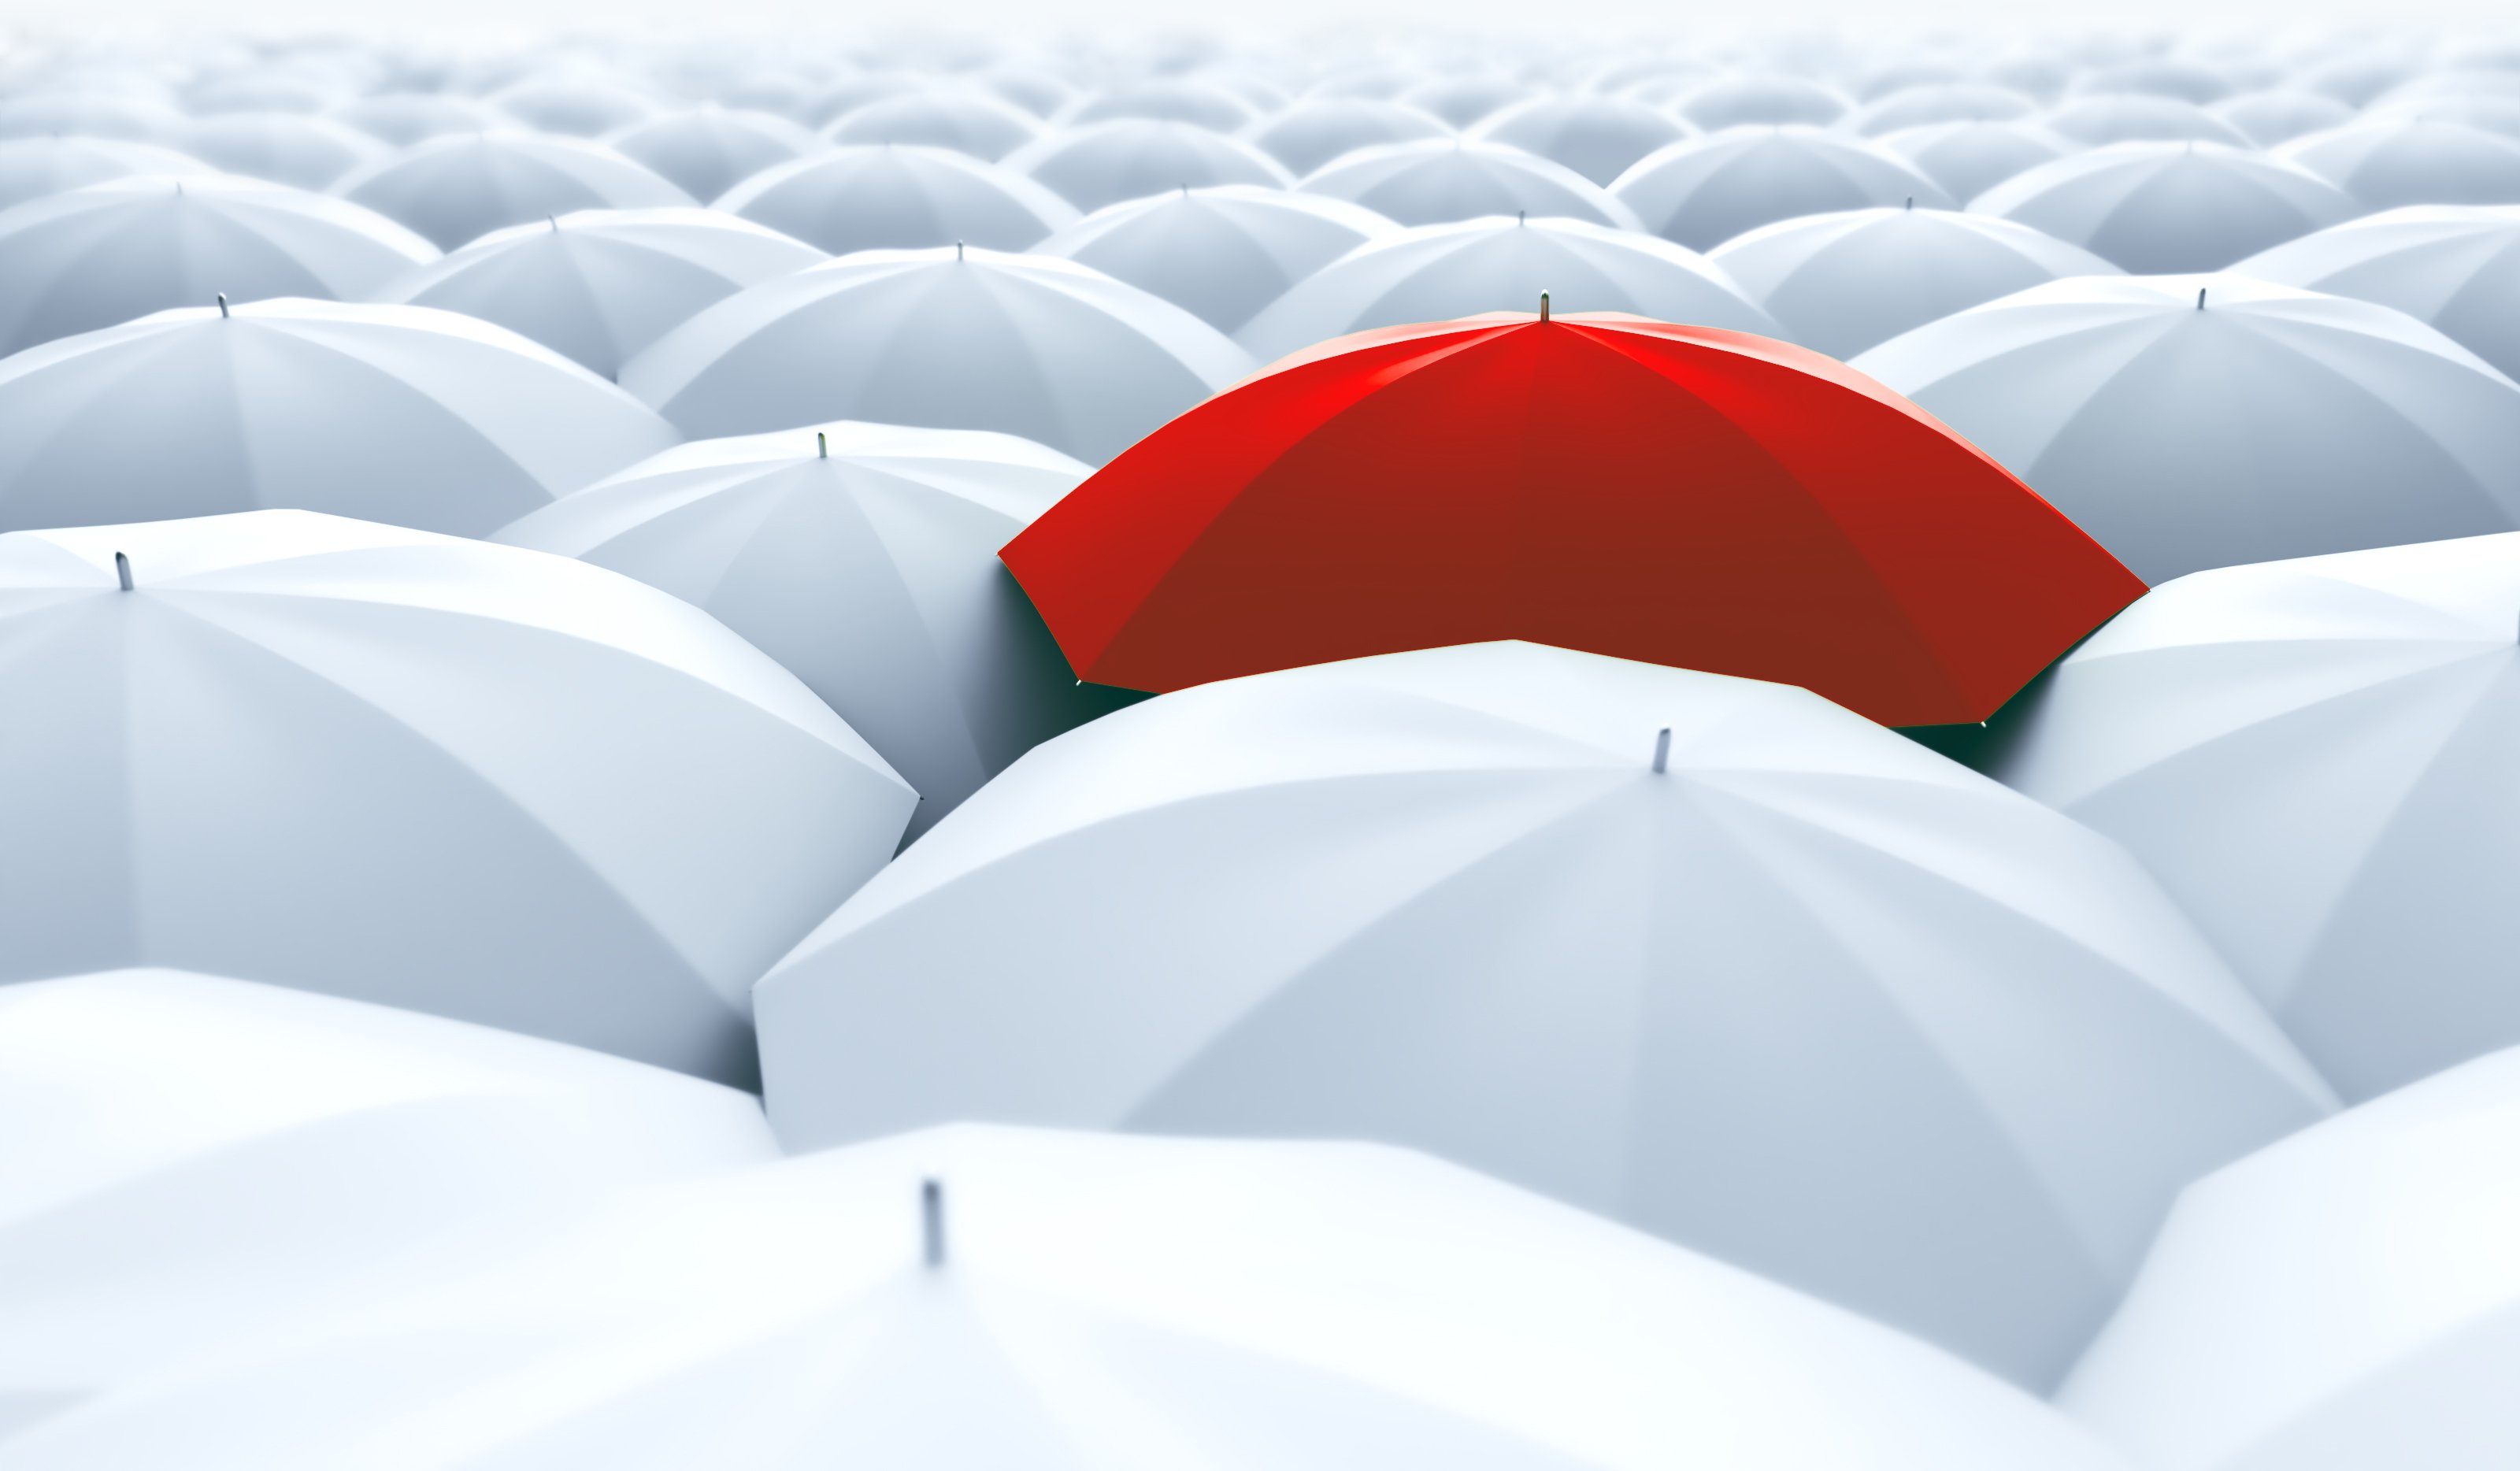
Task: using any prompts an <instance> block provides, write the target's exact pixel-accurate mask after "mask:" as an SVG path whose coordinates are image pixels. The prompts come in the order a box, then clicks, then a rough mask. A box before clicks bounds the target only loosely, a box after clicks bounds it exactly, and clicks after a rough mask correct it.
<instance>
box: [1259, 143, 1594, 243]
mask: <svg viewBox="0 0 2520 1471" xmlns="http://www.w3.org/2000/svg"><path fill="white" fill-rule="evenodd" d="M1303 187H1304V190H1305V192H1306V193H1309V194H1322V195H1328V196H1330V197H1331V198H1333V199H1341V200H1347V201H1352V202H1355V203H1359V204H1363V205H1364V206H1365V207H1366V208H1368V209H1371V210H1373V211H1374V212H1375V213H1377V214H1380V215H1383V216H1385V217H1387V218H1389V219H1392V220H1396V221H1398V222H1399V223H1401V224H1403V225H1437V224H1448V223H1450V222H1452V221H1454V220H1470V219H1479V218H1482V217H1484V216H1487V215H1493V214H1512V213H1515V212H1517V211H1519V212H1524V213H1529V214H1544V215H1559V216H1564V217H1566V218H1569V219H1579V220H1583V221H1585V222H1587V223H1589V224H1595V225H1608V226H1612V227H1615V228H1618V229H1624V230H1634V229H1637V228H1638V221H1637V217H1636V215H1635V214H1634V213H1632V212H1631V211H1630V210H1629V208H1628V206H1627V205H1625V204H1622V203H1620V202H1619V201H1617V200H1615V199H1612V198H1611V197H1610V196H1609V194H1608V193H1607V192H1606V191H1604V190H1603V189H1602V188H1601V187H1600V186H1599V185H1598V184H1595V183H1594V182H1593V181H1592V180H1590V179H1587V178H1585V177H1584V176H1583V175H1582V174H1579V173H1577V172H1575V171H1574V170H1573V169H1571V168H1568V167H1566V166H1565V165H1564V164H1562V163H1553V162H1551V161H1550V160H1548V159H1547V158H1543V157H1540V156H1536V155H1533V154H1527V153H1524V152H1523V151H1522V150H1520V149H1518V148H1510V147H1508V146H1506V145H1505V144H1501V143H1482V142H1477V141H1475V140H1470V139H1463V138H1429V139H1425V140H1423V141H1421V142H1418V143H1386V144H1382V145H1380V146H1378V147H1374V148H1367V149H1359V150H1357V151H1356V152H1355V153H1352V154H1349V155H1346V156H1343V157H1341V158H1339V159H1337V160H1335V161H1333V162H1331V163H1329V164H1328V165H1325V166H1324V167H1323V168H1321V169H1320V170H1318V171H1317V172H1315V173H1313V174H1310V175H1308V176H1307V177H1306V178H1305V179H1304V183H1303Z"/></svg>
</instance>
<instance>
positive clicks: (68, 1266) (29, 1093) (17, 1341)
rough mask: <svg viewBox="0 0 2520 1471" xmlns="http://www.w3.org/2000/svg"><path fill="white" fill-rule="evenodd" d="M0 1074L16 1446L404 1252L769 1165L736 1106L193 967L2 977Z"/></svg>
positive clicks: (365, 1280)
mask: <svg viewBox="0 0 2520 1471" xmlns="http://www.w3.org/2000/svg"><path fill="white" fill-rule="evenodd" d="M0 1076H5V1078H6V1080H7V1081H6V1082H5V1083H0V1403H6V1404H9V1405H10V1406H11V1408H12V1410H13V1411H14V1413H13V1414H12V1416H11V1423H10V1425H9V1429H10V1430H12V1431H16V1432H20V1433H23V1431H24V1429H25V1427H26V1426H27V1425H28V1424H31V1423H35V1422H38V1421H40V1419H41V1418H42V1417H43V1415H44V1414H45V1413H47V1412H49V1411H54V1410H60V1409H67V1408H69V1407H70V1406H72V1405H74V1404H78V1403H79V1402H81V1401H84V1400H87V1399H90V1398H93V1397H96V1396H99V1395H103V1394H109V1393H111V1392H112V1391H113V1390H115V1389H117V1388H121V1387H125V1386H127V1385H130V1384H132V1383H135V1382H137V1381H138V1380H140V1379H141V1378H142V1377H143V1376H144V1375H145V1374H146V1373H147V1372H148V1371H149V1370H151V1369H153V1368H157V1367H159V1366H162V1365H164V1364H166V1363H169V1362H172V1361H176V1360H182V1359H184V1358H186V1357H189V1356H191V1355H193V1354H197V1353H200V1352H202V1351H203V1350H204V1349H206V1348H210V1347H212V1346H214V1345H217V1344H219V1343H221V1342H223V1341H225V1340H227V1339H229V1338H233V1337H237V1336H240V1335H243V1334H246V1333H248V1332H249V1331H251V1330H252V1329H254V1328H256V1327H259V1326H261V1325H263V1324H265V1323H269V1322H275V1321H279V1320H282V1319H285V1318H287V1317H289V1316H292V1315H299V1314H304V1313H307V1312H309V1311H318V1310H323V1309H326V1308H329V1307H330V1306H332V1305H333V1303H334V1302H335V1301H336V1300H337V1298H338V1297H339V1296H340V1295H341V1294H344V1293H347V1292H349V1291H351V1290H352V1289H353V1287H354V1286H356V1285H359V1284H366V1285H367V1286H369V1287H370V1288H373V1287H374V1286H375V1285H376V1284H377V1282H378V1279H379V1278H381V1277H382V1278H388V1279H390V1278H392V1277H393V1276H394V1275H395V1273H396V1269H397V1268H399V1269H400V1270H401V1271H403V1272H406V1273H407V1272H408V1271H410V1270H411V1269H412V1265H413V1264H414V1263H415V1262H416V1261H427V1260H429V1259H430V1258H433V1257H438V1256H441V1255H446V1254H451V1253H457V1252H461V1251H463V1250H465V1249H466V1248H468V1247H477V1246H480V1245H483V1244H487V1243H492V1242H497V1241H500V1240H501V1239H502V1238H504V1237H506V1236H507V1235H509V1234H510V1233H512V1232H516V1231H518V1230H520V1229H525V1228H529V1227H530V1226H537V1225H540V1224H542V1223H544V1222H546V1221H547V1220H549V1219H550V1218H553V1217H555V1216H558V1215H561V1214H563V1213H571V1212H574V1211H576V1210H578V1209H581V1208H583V1207H584V1206H585V1205H586V1204H588V1203H589V1202H590V1201H592V1200H595V1199H598V1198H601V1197H602V1196H603V1195H604V1194H605V1193H607V1192H608V1191H611V1190H615V1189H619V1188H621V1187H623V1186H625V1185H629V1184H631V1183H633V1182H637V1181H654V1180H660V1179H666V1178H671V1177H675V1176H685V1175H691V1174H695V1173H698V1172H702V1171H707V1170H714V1169H724V1168H728V1167H732V1166H737V1165H748V1164H755V1163H759V1162H762V1161H765V1160H768V1159H773V1158H776V1157H777V1154H778V1146H777V1144H776V1143H775V1142H774V1141H773V1140H772V1138H771V1137H770V1129H769V1125H768V1124H767V1123H766V1122H765V1121H764V1120H763V1119H762V1117H761V1106H760V1103H759V1101H758V1100H756V1099H755V1098H753V1097H752V1096H750V1095H749V1094H746V1093H742V1092H737V1091H735V1090H734V1089H731V1088H726V1087H723V1086H721V1085H718V1084H714V1083H704V1082H702V1081H700V1080H699V1079H697V1078H693V1077H688V1076H686V1075H684V1074H681V1073H674V1072H668V1071H665V1070H664V1069H662V1068H653V1067H649V1066H647V1065H645V1064H643V1063H636V1062H629V1061H625V1060H623V1059H621V1058H617V1057H607V1056H606V1055H604V1054H603V1053H600V1052H589V1051H584V1050H581V1049H579V1048H572V1047H562V1046H561V1045H559V1044H557V1043H550V1042H544V1041H541V1040H540V1039H537V1038H530V1037H521V1036H518V1035H517V1034H516V1033H514V1032H506V1031H499V1030H496V1029H493V1028H490V1027H479V1026H472V1025H471V1024H468V1023H465V1022H457V1021H446V1020H442V1019H440V1018H438V1017H434V1016H424V1015H422V1014H420V1013H418V1012H414V1011H402V1010H395V1009H392V1008H389V1007H385V1006H377V1005H370V1004H368V1003H363V1002H352V1001H343V1000H340V999H338V998H337V997H330V996H316V995H311V994H309V993H307V992H303V991H295V990H287V989H283V988H280V987H276V986H264V985H257V984H254V983H252V982H249V981H237V980H228V979H225V978H222V977H218V976H208V975H199V974H194V973H190V972H185V971H173V970H122V971H112V972H107V973H103V974H92V975H81V976H72V977H67V978H64V979H59V980H42V981H26V982H22V983H21V984H17V985H9V986H0Z"/></svg>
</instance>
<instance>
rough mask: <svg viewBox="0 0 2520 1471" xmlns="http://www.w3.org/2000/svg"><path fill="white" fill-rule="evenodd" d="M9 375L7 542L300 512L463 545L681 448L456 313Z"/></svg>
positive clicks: (2, 365) (629, 405) (76, 340)
mask: <svg viewBox="0 0 2520 1471" xmlns="http://www.w3.org/2000/svg"><path fill="white" fill-rule="evenodd" d="M233 313H234V315H233V316H232V317H231V316H228V315H223V314H222V313H221V312H220V311H219V310H218V309H217V308H215V307H205V308H196V309H186V310H179V311H171V312H160V313H158V314H157V315H155V316H152V317H146V318H143V319H142V320H140V321H137V322H132V323H127V324H125V325H123V326H120V327H112V328H107V329H105V330H104V331H102V332H94V333H86V334H81V335H78V336H75V337H67V338H64V339H62V340H60V341H57V342H50V343H46V344H44V345H43V346H40V347H34V348H29V349H28V350H26V351H24V352H22V353H19V354H17V355H16V356H14V357H10V358H7V359H0V530H11V531H14V530H19V529H22V528H25V527H31V526H82V525H93V524H96V523H98V522H103V521H117V520H148V519H155V518H158V517H163V516H183V515H207V514H213V513H221V512H231V511H252V510H260V509H264V508H272V507H295V508H302V509H307V510H314V511H325V512H333V513H341V514H348V515H357V516H360V517H362V518H365V519H368V520H378V521H390V522H393V523H395V524H398V525H408V526H417V527H420V528H422V529H425V530H431V531H446V532H451V533H453V534H455V535H459V536H480V535H485V534H487V533H488V532H491V531H493V530H496V529H497V528H498V527H500V526H503V525H505V524H507V523H508V522H509V521H512V520H514V519H516V518H517V516H519V515H522V514H523V513H526V512H528V511H531V510H533V509H534V508H536V507H538V506H541V505H543V504H545V503H546V502H548V501H550V500H551V499H552V498H553V497H554V496H559V495H564V494H566V493H567V492H569V491H572V490H576V489H578V488H579V487H581V486H583V485H586V484H589V483H590V482H592V481H594V480H597V479H599V478H601V477H603V476H604V475H607V474H609V473H610V472H612V471H613V470H616V469H619V468H621V467H623V466H625V465H628V464H630V463H631V462H632V461H635V460H639V459H643V458H645V457H646V456H649V455H652V454H654V453H655V452H656V451H658V450H660V449H663V448H664V447H665V446H667V445H669V444H671V443H673V442H674V440H675V438H676V435H675V433H674V430H673V428H672V426H671V425H669V424H667V423H665V422H664V421H662V420H661V419H658V418H657V417H656V416H655V415H654V414H653V413H652V412H650V411H649V410H648V409H647V408H646V407H645V406H644V405H642V404H640V403H639V402H638V401H637V400H636V399H633V398H631V397H630V396H629V395H628V394H626V393H623V392H622V391H621V390H620V389H618V388H616V387H614V386H613V385H612V384H610V383H607V382H605V381H604V380H603V379H599V378H596V377H595V376H594V375H592V374H590V373H588V372H587V371H586V370H584V369H582V368H579V367H577V366H576V365H575V364H573V363H570V362H568V361H567V360H566V359H563V358H562V357H560V356H559V355H558V354H556V353H554V352H551V351H550V350H549V349H547V348H544V347H541V346H539V345H537V344H535V343H533V342H530V341H528V340H526V339H525V338H523V337H520V336H518V335H517V334H514V333H511V332H509V331H507V330H506V329H504V328H499V327H493V326H491V325H490V324H488V323H486V322H477V321H474V320H473V319H472V318H470V317H464V316H459V315H457V314H456V313H453V312H441V311H431V310H428V309H427V308H423V307H411V306H364V305H361V306H353V305H342V304H337V303H334V302H327V301H309V300H301V299H294V298H289V297H283V298H280V299H277V300H272V301H260V302H250V303H245V304H240V305H238V306H236V307H235V308H233Z"/></svg>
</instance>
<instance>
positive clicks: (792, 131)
mask: <svg viewBox="0 0 2520 1471" xmlns="http://www.w3.org/2000/svg"><path fill="white" fill-rule="evenodd" d="M606 141H607V142H608V143H610V144H611V145H612V147H613V148H615V149H617V150H619V151H620V153H621V154H622V156H625V157H628V158H632V159H635V160H637V161H638V162H641V163H644V164H646V165H648V167H650V168H652V169H654V170H655V171H656V172H657V173H658V174H660V175H662V176H663V177H664V178H666V179H667V180H670V181H671V182H672V183H673V185H674V187H675V188H677V189H680V190H681V191H683V193H685V194H688V195H690V196H691V197H692V198H693V199H696V200H714V199H716V198H718V197H719V196H720V195H723V194H725V193H726V192H727V191H728V190H730V189H733V188H734V187H735V186H736V185H738V184H740V183H742V182H743V181H744V180H745V179H748V178H751V177H752V176H753V175H754V174H757V173H759V172H761V171H762V170H763V169H765V168H773V167H776V166H777V165H779V164H782V163H786V162H787V161H788V160H790V159H792V158H800V157H803V156H805V155H807V154H810V153H812V152H814V151H815V150H816V149H817V148H819V147H821V145H820V143H819V142H818V141H817V140H816V139H815V137H814V135H813V134H812V133H810V132H807V131H806V130H805V129H804V128H801V127H799V126H797V125H796V124H795V123H792V122H790V121H788V120H787V118H785V117H780V116H776V115H774V114H772V113H769V112H754V111H744V110H742V109H737V108H720V107H701V108H694V109H692V110H690V111H681V112H667V113H665V114H664V115H663V116H660V117H652V118H650V119H648V120H647V121H646V122H641V123H635V124H633V125H631V126H630V127H627V128H624V129H622V130H621V131H620V132H618V133H615V134H613V135H612V136H611V137H610V138H609V139H607V140H606Z"/></svg>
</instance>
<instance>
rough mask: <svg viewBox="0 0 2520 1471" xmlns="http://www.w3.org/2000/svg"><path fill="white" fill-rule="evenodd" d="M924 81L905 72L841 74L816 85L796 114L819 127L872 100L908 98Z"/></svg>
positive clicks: (920, 87)
mask: <svg viewBox="0 0 2520 1471" xmlns="http://www.w3.org/2000/svg"><path fill="white" fill-rule="evenodd" d="M926 86H927V83H926V82H924V81H922V79H921V78H919V77H917V76H913V75H910V74H908V73H906V72H884V71H877V72H861V73H858V74H856V75H846V76H842V77H840V78H839V79H837V80H836V81H832V82H831V83H830V84H829V85H827V86H824V87H821V88H818V89H817V90H816V91H815V93H814V95H813V96H812V97H810V98H808V99H807V100H806V102H805V105H804V106H803V107H801V108H799V109H798V110H797V111H796V113H795V115H796V117H797V118H798V119H799V120H801V121H804V122H809V123H812V124H813V125H814V126H815V127H818V128H819V127H821V126H822V125H823V124H825V123H827V122H830V121H831V120H832V118H835V117H837V116H839V115H840V114H842V113H844V112H849V111H855V110H857V109H859V108H863V107H865V106H866V105H867V104H868V103H871V102H880V101H882V100H883V99H884V98H887V97H908V96H913V95H916V94H917V93H920V92H922V91H924V90H926Z"/></svg>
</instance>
